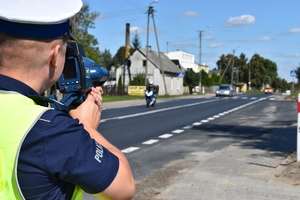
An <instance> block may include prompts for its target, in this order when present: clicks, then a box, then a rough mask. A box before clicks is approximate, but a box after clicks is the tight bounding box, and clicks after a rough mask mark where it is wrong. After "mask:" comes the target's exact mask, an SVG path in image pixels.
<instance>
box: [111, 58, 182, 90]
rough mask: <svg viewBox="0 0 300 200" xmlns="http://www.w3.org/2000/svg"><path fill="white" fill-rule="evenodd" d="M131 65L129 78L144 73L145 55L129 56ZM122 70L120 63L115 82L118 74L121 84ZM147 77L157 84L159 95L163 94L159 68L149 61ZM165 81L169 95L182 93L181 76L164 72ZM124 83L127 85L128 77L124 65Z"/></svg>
mask: <svg viewBox="0 0 300 200" xmlns="http://www.w3.org/2000/svg"><path fill="white" fill-rule="evenodd" d="M130 60H131V66H130V72H131V78H132V79H133V78H134V77H135V76H137V75H138V74H145V69H146V68H145V67H144V66H143V63H144V60H145V57H144V56H143V55H141V54H138V53H136V54H133V55H132V56H131V57H130ZM123 72H124V65H121V66H120V67H119V68H118V69H117V70H116V82H117V83H118V81H119V78H120V75H121V76H122V84H123ZM147 78H148V80H149V81H153V82H154V84H155V85H158V86H159V95H165V94H166V90H165V87H164V81H163V77H162V74H161V73H160V70H159V69H157V68H156V67H155V66H154V65H153V64H152V63H151V62H150V61H149V62H148V69H147ZM165 81H166V87H167V92H168V94H169V95H181V94H183V78H178V75H177V74H166V73H165ZM125 85H129V77H128V70H127V66H125Z"/></svg>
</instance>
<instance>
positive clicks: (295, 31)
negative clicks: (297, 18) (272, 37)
mask: <svg viewBox="0 0 300 200" xmlns="http://www.w3.org/2000/svg"><path fill="white" fill-rule="evenodd" d="M294 33H300V28H292V29H290V30H288V31H286V32H284V34H294Z"/></svg>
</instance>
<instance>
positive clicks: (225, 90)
mask: <svg viewBox="0 0 300 200" xmlns="http://www.w3.org/2000/svg"><path fill="white" fill-rule="evenodd" d="M233 95H234V90H233V87H232V85H229V84H222V85H220V86H219V89H217V90H216V97H219V96H229V97H233Z"/></svg>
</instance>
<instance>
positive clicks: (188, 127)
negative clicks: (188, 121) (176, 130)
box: [183, 126, 193, 129]
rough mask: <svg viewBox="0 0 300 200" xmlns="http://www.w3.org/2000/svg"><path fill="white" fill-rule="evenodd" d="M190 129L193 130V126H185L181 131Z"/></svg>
mask: <svg viewBox="0 0 300 200" xmlns="http://www.w3.org/2000/svg"><path fill="white" fill-rule="evenodd" d="M191 128H193V126H185V127H183V129H191Z"/></svg>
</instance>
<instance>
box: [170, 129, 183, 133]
mask: <svg viewBox="0 0 300 200" xmlns="http://www.w3.org/2000/svg"><path fill="white" fill-rule="evenodd" d="M182 132H184V130H181V129H177V130H175V131H172V133H182Z"/></svg>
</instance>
